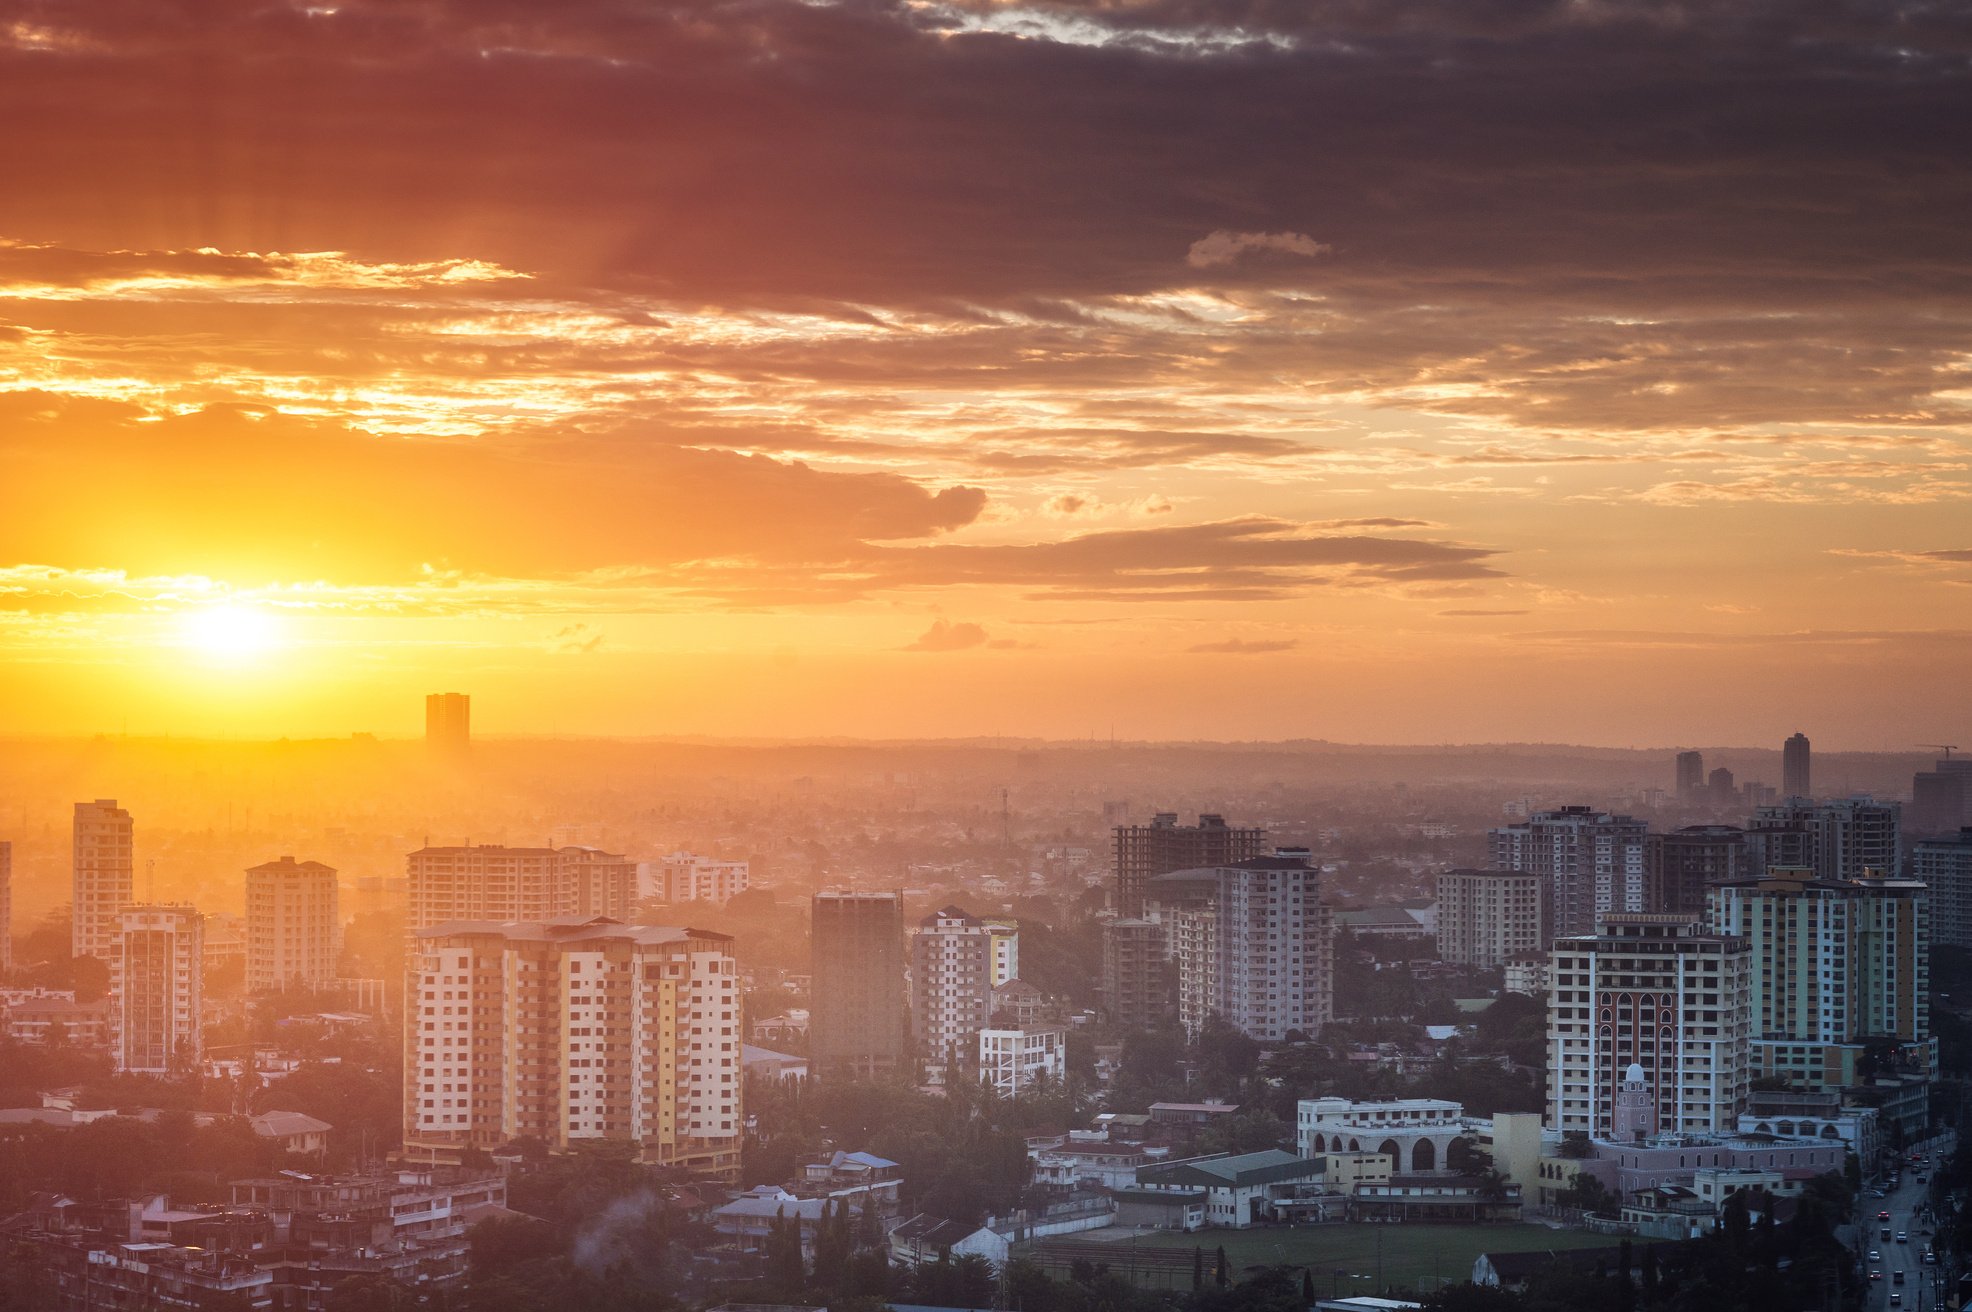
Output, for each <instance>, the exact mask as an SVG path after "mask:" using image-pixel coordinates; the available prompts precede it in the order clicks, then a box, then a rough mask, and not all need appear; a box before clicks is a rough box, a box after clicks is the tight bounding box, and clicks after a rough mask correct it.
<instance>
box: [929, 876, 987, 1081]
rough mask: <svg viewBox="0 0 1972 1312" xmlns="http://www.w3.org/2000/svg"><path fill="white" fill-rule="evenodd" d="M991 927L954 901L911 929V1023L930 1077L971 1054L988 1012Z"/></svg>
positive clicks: (939, 1073) (984, 1026) (972, 1054)
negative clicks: (950, 905) (962, 909)
mask: <svg viewBox="0 0 1972 1312" xmlns="http://www.w3.org/2000/svg"><path fill="white" fill-rule="evenodd" d="M992 938H993V936H992V931H991V930H990V929H988V928H987V926H986V924H985V923H984V922H983V921H981V920H979V919H978V918H977V917H974V916H970V915H967V914H966V913H965V912H964V911H961V910H960V909H959V908H957V907H946V908H944V909H943V910H940V911H935V912H933V913H932V914H930V915H928V916H926V917H925V918H924V919H923V920H921V921H919V922H918V927H917V929H916V931H915V932H913V933H912V935H911V1027H912V1038H913V1039H915V1040H916V1042H917V1049H918V1055H919V1057H920V1058H922V1059H923V1061H924V1062H925V1064H926V1066H927V1068H928V1071H929V1073H930V1075H931V1077H932V1078H934V1079H936V1078H939V1077H940V1076H941V1075H942V1073H943V1072H944V1070H945V1069H946V1068H947V1067H948V1066H952V1065H955V1064H958V1063H959V1062H961V1061H963V1060H965V1059H968V1058H971V1057H972V1056H974V1055H976V1050H977V1039H978V1034H979V1031H981V1030H983V1029H985V1028H986V1024H987V1022H988V1021H989V1020H990V1019H991V1018H992V1014H993V941H992Z"/></svg>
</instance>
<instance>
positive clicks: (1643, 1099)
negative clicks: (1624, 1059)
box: [1610, 1062, 1657, 1143]
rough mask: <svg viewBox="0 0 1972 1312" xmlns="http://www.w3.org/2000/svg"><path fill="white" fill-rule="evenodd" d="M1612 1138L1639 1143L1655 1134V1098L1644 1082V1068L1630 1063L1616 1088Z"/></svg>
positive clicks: (1647, 1084)
mask: <svg viewBox="0 0 1972 1312" xmlns="http://www.w3.org/2000/svg"><path fill="white" fill-rule="evenodd" d="M1611 1130H1612V1133H1611V1136H1610V1137H1611V1138H1613V1139H1614V1140H1615V1141H1616V1142H1617V1143H1642V1142H1643V1141H1644V1140H1645V1139H1648V1138H1649V1137H1650V1136H1651V1135H1653V1134H1655V1133H1657V1097H1656V1095H1655V1094H1653V1093H1652V1092H1651V1091H1650V1085H1649V1083H1648V1082H1647V1081H1646V1080H1645V1079H1644V1076H1643V1066H1642V1064H1641V1063H1638V1062H1631V1063H1630V1068H1629V1069H1628V1070H1627V1071H1624V1072H1623V1082H1622V1084H1621V1085H1619V1086H1618V1087H1617V1089H1616V1114H1615V1116H1614V1117H1613V1118H1612V1124H1611Z"/></svg>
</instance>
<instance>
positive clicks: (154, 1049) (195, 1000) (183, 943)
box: [110, 906, 205, 1075]
mask: <svg viewBox="0 0 1972 1312" xmlns="http://www.w3.org/2000/svg"><path fill="white" fill-rule="evenodd" d="M204 932H205V923H204V918H203V917H201V916H200V915H199V913H198V910H197V908H195V907H188V906H130V907H125V908H124V909H123V911H122V912H121V913H120V914H119V915H118V916H117V938H116V946H115V948H114V949H113V950H112V952H111V956H110V1012H111V1015H112V1017H113V1022H112V1023H113V1025H114V1027H115V1038H114V1040H113V1048H112V1053H111V1055H112V1058H113V1060H114V1061H115V1063H116V1068H117V1069H118V1070H120V1071H133V1072H137V1073H140V1074H146V1075H168V1074H172V1073H174V1072H177V1071H180V1070H188V1069H195V1068H196V1067H197V1066H198V1061H199V1051H200V1038H201V1033H200V1030H201V1024H202V1016H201V1011H202V1008H203V1006H204V988H203V981H202V972H203V969H204V965H205V944H204V941H203V940H204Z"/></svg>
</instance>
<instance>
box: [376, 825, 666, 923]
mask: <svg viewBox="0 0 1972 1312" xmlns="http://www.w3.org/2000/svg"><path fill="white" fill-rule="evenodd" d="M407 873H408V875H409V903H408V907H407V913H408V923H409V924H410V927H411V928H412V929H413V930H419V929H427V928H429V927H430V926H432V925H441V924H444V923H445V922H446V921H448V920H557V919H564V918H567V917H571V916H572V917H577V918H581V919H587V918H589V917H592V916H609V917H610V918H612V919H616V920H627V919H628V918H629V916H630V913H631V912H632V911H633V910H635V908H636V900H637V863H636V862H634V861H630V860H627V859H625V858H624V857H621V856H618V855H617V854H615V853H613V852H604V851H600V850H598V849H596V848H593V847H470V846H468V847H425V848H420V849H419V850H418V851H416V852H413V853H411V855H410V856H409V858H407Z"/></svg>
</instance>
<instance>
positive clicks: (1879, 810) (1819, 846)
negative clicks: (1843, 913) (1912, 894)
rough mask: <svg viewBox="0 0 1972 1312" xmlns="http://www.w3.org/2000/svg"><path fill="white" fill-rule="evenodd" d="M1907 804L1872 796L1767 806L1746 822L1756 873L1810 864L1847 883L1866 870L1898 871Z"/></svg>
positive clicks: (1824, 876)
mask: <svg viewBox="0 0 1972 1312" xmlns="http://www.w3.org/2000/svg"><path fill="white" fill-rule="evenodd" d="M1902 811H1903V808H1902V805H1901V804H1900V803H1897V802H1879V801H1877V800H1875V799H1874V798H1872V797H1867V796H1860V797H1845V798H1841V799H1839V800H1836V801H1827V802H1808V801H1801V800H1798V799H1797V800H1793V801H1787V802H1781V803H1779V804H1777V805H1775V806H1763V807H1760V808H1759V809H1758V810H1756V811H1754V812H1753V818H1752V820H1750V821H1749V822H1748V823H1747V826H1746V844H1747V849H1748V853H1749V855H1750V856H1751V857H1752V858H1753V862H1754V864H1753V867H1752V869H1753V870H1754V871H1756V872H1757V871H1759V870H1763V869H1766V868H1768V867H1770V866H1787V867H1789V868H1801V867H1807V868H1810V869H1812V870H1813V871H1814V872H1815V874H1816V875H1817V876H1819V877H1820V878H1822V879H1830V880H1835V881H1837V882H1841V883H1847V882H1851V881H1854V880H1857V879H1861V878H1862V877H1863V874H1864V872H1865V871H1869V870H1880V871H1884V872H1887V873H1890V874H1894V873H1896V871H1897V869H1898V865H1899V859H1900V857H1901V842H1902V835H1901V829H1902Z"/></svg>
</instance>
